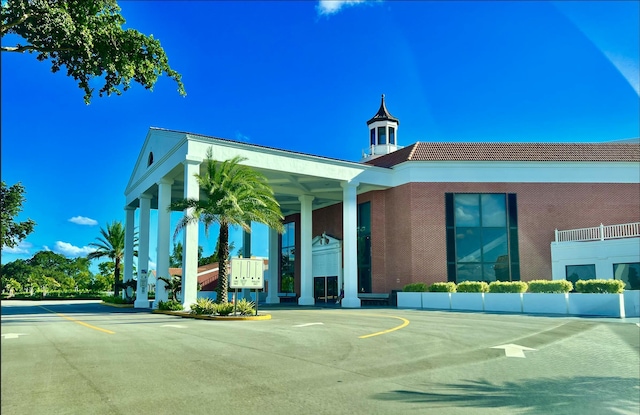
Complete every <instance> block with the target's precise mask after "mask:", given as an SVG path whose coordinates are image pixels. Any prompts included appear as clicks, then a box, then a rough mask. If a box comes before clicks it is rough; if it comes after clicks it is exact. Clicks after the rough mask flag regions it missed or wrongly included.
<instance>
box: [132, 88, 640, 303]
mask: <svg viewBox="0 0 640 415" xmlns="http://www.w3.org/2000/svg"><path fill="white" fill-rule="evenodd" d="M367 125H368V145H369V149H368V151H367V153H365V154H364V155H363V157H362V159H361V161H360V162H352V161H344V160H336V159H330V158H327V157H322V156H318V155H311V154H304V153H296V152H292V151H285V150H280V149H277V148H269V147H263V146H259V145H254V144H247V143H242V142H236V141H232V140H227V139H221V138H216V137H208V136H202V135H198V134H193V133H188V132H180V131H171V130H164V129H159V128H151V129H149V132H148V134H147V137H146V140H145V142H144V145H143V147H142V149H141V151H140V155H139V157H138V160H137V163H136V166H135V168H134V170H133V172H132V175H131V178H130V180H129V183H128V185H127V188H126V191H125V196H126V207H125V210H126V238H127V246H126V249H125V251H126V252H125V254H126V256H125V279H129V278H132V277H133V276H132V270H133V266H132V265H133V253H132V252H133V235H134V230H133V229H134V226H135V225H136V224H134V218H135V216H134V212H135V210H136V209H139V210H140V212H139V224H137V226H138V227H139V249H138V250H139V254H138V262H139V265H138V267H137V269H138V270H139V275H138V279H139V281H143V283H142V284H139V285H140V286H141V287H145V284H144V280H145V275H146V268H147V265H146V264H148V257H149V252H148V251H149V227H150V226H151V224H150V223H149V212H150V209H158V223H157V227H158V241H157V246H158V252H157V268H158V270H159V272H161V271H160V270H162V269H168V266H169V249H170V247H169V245H170V235H171V234H172V231H173V230H172V229H169V226H170V225H169V213H168V206H169V205H170V203H171V201H172V200H177V199H180V198H185V197H206V196H205V195H202V194H200V191H199V188H198V183H197V182H196V180H195V179H194V174H195V173H197V172H199V171H200V166H201V165H202V162H203V157H204V155H205V153H206V151H207V149H209V148H212V149H213V156H214V158H215V159H217V160H226V159H229V158H232V157H234V156H238V155H239V156H243V157H245V158H247V160H246V161H245V162H244V163H245V164H247V165H249V166H251V167H252V168H254V169H256V170H258V171H260V172H262V173H263V174H264V175H265V176H266V177H267V178H268V180H269V183H270V185H271V186H272V188H273V189H274V191H275V195H276V198H277V200H278V202H279V203H280V205H281V208H282V211H283V213H284V215H285V216H286V217H285V233H284V234H283V235H278V234H277V233H275V232H273V231H271V232H270V235H269V263H270V264H279V266H272V267H270V270H269V271H268V273H267V277H266V278H267V280H268V286H269V287H270V288H269V290H268V292H267V293H266V301H267V302H270V303H276V302H279V301H280V300H281V299H285V298H286V299H289V300H291V299H293V300H294V301H297V303H298V304H301V305H310V304H314V303H316V302H319V301H320V302H322V301H325V302H327V301H333V299H334V298H335V296H336V293H337V292H338V290H339V287H344V293H345V298H344V300H343V302H342V305H343V306H344V307H359V306H360V305H361V299H363V298H366V297H367V296H369V295H375V294H386V293H389V292H391V291H393V290H399V289H402V287H403V286H404V285H405V284H408V283H411V282H426V283H432V282H436V281H455V282H460V281H464V280H485V281H492V280H496V279H497V280H524V281H528V280H533V279H551V278H552V260H551V249H550V244H551V243H552V242H553V241H554V240H555V239H554V238H555V231H556V230H557V229H560V230H569V229H577V228H588V227H594V226H598V225H599V224H600V223H604V224H606V225H615V224H628V223H637V222H640V204H639V203H638V202H639V201H640V186H639V184H640V167H639V166H640V164H639V162H640V144H639V143H638V141H637V140H631V141H624V142H609V143H427V142H416V143H413V144H411V145H408V146H405V147H401V146H400V145H399V140H398V127H399V120H398V119H397V118H395V117H393V116H392V115H391V114H390V113H389V111H388V110H387V108H386V104H385V98H384V96H383V97H382V100H381V103H380V108H379V110H378V112H377V113H376V114H375V115H374V117H373V118H371V119H370V120H369V121H368V122H367ZM183 235H184V239H183V246H184V258H185V263H184V266H183V273H182V275H183V287H185V292H184V296H183V299H184V300H183V302H184V304H185V305H186V306H188V305H189V304H191V303H193V302H195V299H196V296H197V289H196V287H197V283H196V282H197V246H198V227H197V226H195V225H193V226H190V227H187V228H186V229H185V231H184V232H183ZM627 236H629V235H627ZM631 237H632V239H633V240H634V241H635V240H640V235H636V236H635V237H633V235H631ZM638 246H640V245H638ZM638 256H639V259H637V260H635V261H632V262H631V264H632V266H634V267H635V266H637V265H633V264H635V263H640V254H639V255H638ZM611 275H612V276H613V270H612V272H611ZM556 278H558V276H557V275H556ZM145 297H146V292H145V291H144V288H143V289H142V290H141V291H140V292H139V300H137V301H139V303H138V302H137V304H138V306H140V307H143V306H146V304H147V302H146V301H145V300H146V299H145ZM162 298H163V294H162V293H156V299H157V300H158V301H159V300H161V299H162Z"/></svg>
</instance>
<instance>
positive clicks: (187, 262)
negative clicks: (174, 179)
mask: <svg viewBox="0 0 640 415" xmlns="http://www.w3.org/2000/svg"><path fill="white" fill-rule="evenodd" d="M201 162H202V160H201V159H197V158H194V157H189V156H187V160H185V161H184V198H185V199H200V185H199V184H198V181H197V180H196V177H195V175H196V174H198V173H200V163H201ZM184 214H185V215H187V216H191V215H192V214H193V209H192V208H190V209H186V210H185V211H184ZM182 234H183V242H182V305H183V307H184V309H185V310H189V309H190V308H191V304H193V303H195V302H196V300H197V298H198V223H197V222H193V223H190V224H188V225H187V226H185V228H184V229H183V231H182Z"/></svg>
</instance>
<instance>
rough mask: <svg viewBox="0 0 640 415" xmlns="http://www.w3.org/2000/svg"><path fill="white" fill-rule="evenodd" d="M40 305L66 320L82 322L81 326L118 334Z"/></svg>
mask: <svg viewBox="0 0 640 415" xmlns="http://www.w3.org/2000/svg"><path fill="white" fill-rule="evenodd" d="M38 307H40V308H42V309H44V310H47V311H48V312H50V313H53V314H55V315H57V316H59V317H62V318H64V319H66V320H69V321H73V322H74V323H76V324H80V325H81V326H85V327H88V328H90V329H94V330H98V331H101V332H103V333H107V334H116V332H115V331H111V330H107V329H103V328H101V327H96V326H92V325H91V324H88V323H85V322H84V321H80V320H76V319H75V318H71V317H68V316H65V315H64V314H60V313H56V312H55V311H52V310H49V309H48V308H46V307H43V306H41V305H39V306H38Z"/></svg>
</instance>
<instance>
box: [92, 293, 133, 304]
mask: <svg viewBox="0 0 640 415" xmlns="http://www.w3.org/2000/svg"><path fill="white" fill-rule="evenodd" d="M100 299H101V300H102V301H103V302H105V303H109V304H133V299H126V298H122V297H120V296H118V297H116V296H114V295H103V296H102V297H100Z"/></svg>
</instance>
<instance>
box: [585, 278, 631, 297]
mask: <svg viewBox="0 0 640 415" xmlns="http://www.w3.org/2000/svg"><path fill="white" fill-rule="evenodd" d="M576 291H577V292H579V293H609V294H620V293H622V292H623V291H624V281H620V280H578V281H576Z"/></svg>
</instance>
